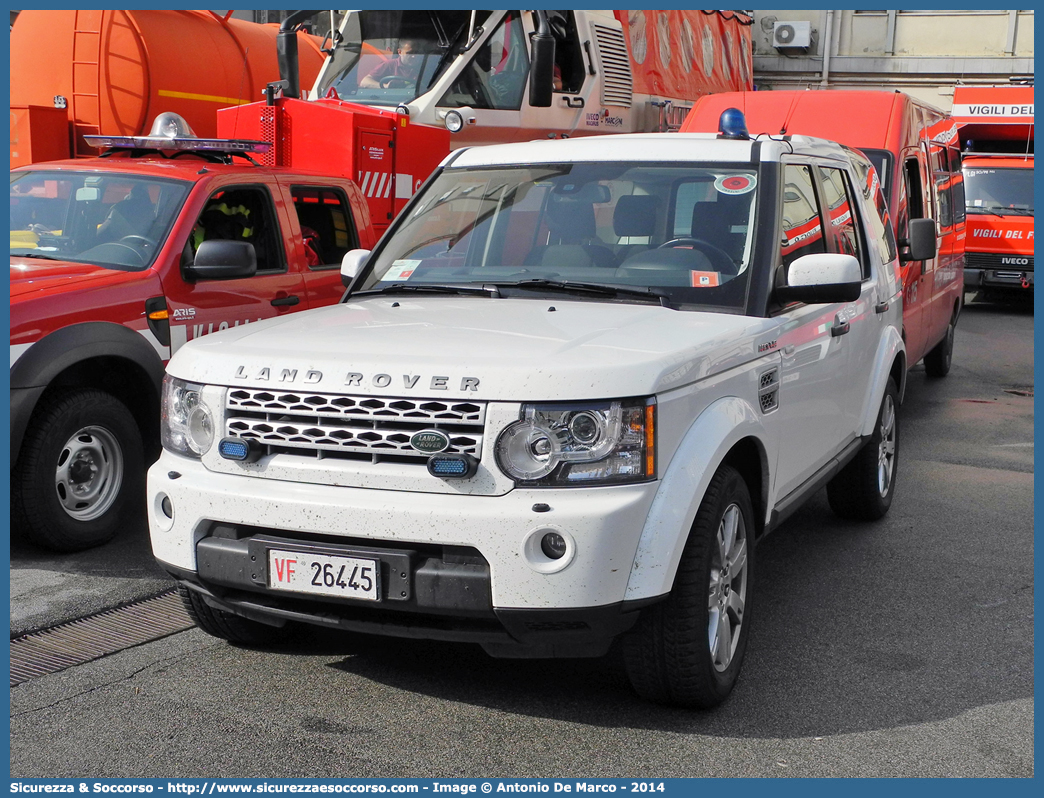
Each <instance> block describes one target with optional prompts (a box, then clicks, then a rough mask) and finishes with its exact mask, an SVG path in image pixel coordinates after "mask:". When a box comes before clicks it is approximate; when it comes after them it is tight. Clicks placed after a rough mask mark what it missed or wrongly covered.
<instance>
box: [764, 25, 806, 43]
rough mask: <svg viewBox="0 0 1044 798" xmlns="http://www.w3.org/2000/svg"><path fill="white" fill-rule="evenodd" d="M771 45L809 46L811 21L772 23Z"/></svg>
mask: <svg viewBox="0 0 1044 798" xmlns="http://www.w3.org/2000/svg"><path fill="white" fill-rule="evenodd" d="M772 46H773V47H776V48H782V47H805V48H808V47H811V46H812V23H811V22H774V23H773V24H772Z"/></svg>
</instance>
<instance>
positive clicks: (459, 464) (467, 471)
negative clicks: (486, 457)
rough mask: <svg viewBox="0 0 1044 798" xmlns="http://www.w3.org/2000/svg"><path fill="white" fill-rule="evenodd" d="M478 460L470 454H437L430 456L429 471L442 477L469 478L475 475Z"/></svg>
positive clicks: (435, 475)
mask: <svg viewBox="0 0 1044 798" xmlns="http://www.w3.org/2000/svg"><path fill="white" fill-rule="evenodd" d="M477 469H478V460H476V459H475V458H474V457H472V456H471V455H470V454H436V455H432V456H431V457H429V458H428V473H429V474H431V475H432V476H433V477H441V478H442V479H468V478H469V477H473V476H475V471H476V470H477Z"/></svg>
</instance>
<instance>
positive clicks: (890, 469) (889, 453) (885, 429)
mask: <svg viewBox="0 0 1044 798" xmlns="http://www.w3.org/2000/svg"><path fill="white" fill-rule="evenodd" d="M878 437H879V438H880V439H881V442H880V443H879V444H878V445H877V490H878V492H879V493H880V494H881V496H882V497H884V496H887V495H888V491H889V490H891V487H892V474H893V473H894V472H895V437H896V427H895V403H894V402H893V401H892V397H891V395H886V396H885V399H884V406H883V407H882V408H881V426H880V429H879V435H878Z"/></svg>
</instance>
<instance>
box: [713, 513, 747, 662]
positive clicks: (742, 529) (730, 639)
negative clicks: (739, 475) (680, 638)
mask: <svg viewBox="0 0 1044 798" xmlns="http://www.w3.org/2000/svg"><path fill="white" fill-rule="evenodd" d="M715 543H716V545H715V546H713V547H712V553H711V569H710V590H709V592H708V600H707V610H708V612H707V616H708V617H707V642H708V644H709V645H710V654H711V662H712V663H713V664H714V669H715V670H716V671H718V672H719V673H721V672H724V671H725V670H727V669H728V667H729V665H730V664H731V663H732V660H733V658H734V657H735V655H736V649H737V647H738V646H739V642H740V636H741V634H742V633H743V610H744V607H745V605H746V601H747V524H746V521H745V520H744V518H743V512H742V511H741V510H740V508H739V505H738V504H735V503H733V504H730V505H729V506H728V507H727V508H725V512H724V513H722V516H721V521H720V523H719V524H718V530H717V534H716V535H715Z"/></svg>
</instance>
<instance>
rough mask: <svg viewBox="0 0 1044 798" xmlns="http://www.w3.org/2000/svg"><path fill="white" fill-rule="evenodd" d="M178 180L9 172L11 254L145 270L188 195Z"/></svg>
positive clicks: (79, 173)
mask: <svg viewBox="0 0 1044 798" xmlns="http://www.w3.org/2000/svg"><path fill="white" fill-rule="evenodd" d="M189 187H190V184H189V183H186V182H185V181H182V180H165V179H160V178H145V177H136V176H132V175H122V174H121V175H107V174H98V173H97V172H66V171H61V172H59V171H53V172H48V171H31V172H12V173H11V255H12V256H21V257H38V258H47V259H50V260H64V261H73V262H76V263H94V264H97V265H99V266H104V267H106V268H111V269H121V270H130V271H134V270H139V269H145V268H147V267H148V266H150V265H151V264H152V261H153V260H155V258H156V254H157V253H158V252H159V250H160V248H161V246H162V245H163V241H164V240H165V239H166V237H167V234H168V233H169V232H170V229H171V226H172V225H173V223H174V219H175V218H176V217H177V214H178V211H179V210H180V209H181V205H182V203H183V202H184V200H185V197H186V196H187V195H188V192H189Z"/></svg>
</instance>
